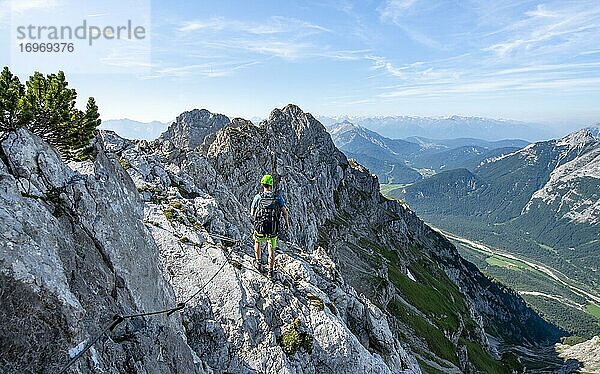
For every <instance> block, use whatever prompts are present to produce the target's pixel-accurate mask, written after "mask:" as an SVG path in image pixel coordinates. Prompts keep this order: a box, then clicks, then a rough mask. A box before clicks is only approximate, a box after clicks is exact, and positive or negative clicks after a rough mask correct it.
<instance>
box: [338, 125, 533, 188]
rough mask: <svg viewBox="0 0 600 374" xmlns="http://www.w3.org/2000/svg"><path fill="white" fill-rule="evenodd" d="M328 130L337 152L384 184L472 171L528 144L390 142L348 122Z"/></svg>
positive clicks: (465, 140)
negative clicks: (359, 164) (462, 169)
mask: <svg viewBox="0 0 600 374" xmlns="http://www.w3.org/2000/svg"><path fill="white" fill-rule="evenodd" d="M328 130H329V132H330V133H331V137H332V139H333V141H334V143H335V145H336V146H337V147H338V148H339V149H340V150H342V151H343V152H344V153H345V154H346V155H347V156H348V157H351V158H355V159H357V160H358V161H359V162H360V163H361V164H363V165H365V166H367V167H368V168H369V170H371V171H372V172H373V173H375V174H376V175H377V176H378V177H379V180H380V181H381V182H382V183H386V184H408V183H414V182H416V181H418V180H421V179H424V178H425V177H428V176H430V175H431V174H433V173H436V172H440V171H444V170H451V169H456V168H467V169H469V170H474V169H475V168H477V167H478V166H479V165H480V164H482V163H484V162H485V161H486V160H490V159H494V158H497V157H500V156H503V155H506V154H509V153H511V152H514V151H517V150H519V149H521V148H523V147H525V146H526V145H527V144H529V143H528V142H526V141H523V140H518V139H514V140H499V141H487V140H482V139H474V138H458V139H441V140H433V139H428V138H424V137H418V136H411V137H408V138H406V139H404V140H402V139H390V138H386V137H384V136H382V135H380V134H378V133H376V132H374V131H371V130H368V129H367V128H365V127H362V126H359V125H356V124H353V123H351V122H348V121H344V122H340V123H336V124H334V125H332V126H330V127H329V128H328Z"/></svg>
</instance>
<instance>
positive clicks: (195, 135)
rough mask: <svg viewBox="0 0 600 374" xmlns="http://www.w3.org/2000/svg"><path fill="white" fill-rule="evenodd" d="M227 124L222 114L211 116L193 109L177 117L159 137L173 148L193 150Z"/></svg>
mask: <svg viewBox="0 0 600 374" xmlns="http://www.w3.org/2000/svg"><path fill="white" fill-rule="evenodd" d="M228 123H229V118H227V117H226V116H224V115H222V114H213V113H211V112H209V111H208V110H206V109H202V110H198V109H194V110H191V111H189V112H184V113H182V114H180V115H179V116H177V119H175V122H173V124H172V125H171V126H170V127H169V128H168V129H167V131H166V132H165V133H164V134H162V135H161V136H160V138H159V139H162V140H165V139H168V140H169V141H170V142H171V143H172V144H173V145H174V146H175V147H178V148H181V149H194V148H196V147H197V146H199V145H201V144H202V143H203V142H204V138H205V137H207V136H208V135H211V134H214V133H215V132H217V130H219V129H220V128H222V127H223V126H225V125H226V124H228Z"/></svg>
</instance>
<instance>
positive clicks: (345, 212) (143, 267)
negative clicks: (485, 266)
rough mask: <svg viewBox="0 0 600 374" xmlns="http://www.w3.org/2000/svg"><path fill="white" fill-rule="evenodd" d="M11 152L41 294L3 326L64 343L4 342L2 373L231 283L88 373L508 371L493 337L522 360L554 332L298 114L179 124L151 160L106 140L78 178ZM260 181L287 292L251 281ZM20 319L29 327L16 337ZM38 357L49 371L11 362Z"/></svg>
mask: <svg viewBox="0 0 600 374" xmlns="http://www.w3.org/2000/svg"><path fill="white" fill-rule="evenodd" d="M2 150H3V152H2V160H3V162H2V163H0V173H1V176H2V177H1V178H0V181H1V183H2V190H0V197H1V198H2V199H3V204H2V209H0V215H2V219H3V222H8V223H9V228H10V230H6V233H3V234H2V241H1V245H2V247H1V250H2V251H1V252H0V253H1V254H2V261H0V264H1V266H2V267H1V274H2V276H3V277H4V278H6V282H4V281H3V283H2V284H3V285H5V284H7V285H8V284H10V285H11V286H12V288H14V289H19V290H23V292H28V293H29V294H30V295H32V296H31V298H28V299H27V301H26V302H24V301H23V300H18V299H17V298H16V295H15V297H13V298H3V300H2V304H3V305H2V308H1V310H10V309H14V308H18V307H21V308H22V309H23V310H35V311H36V313H34V314H33V316H34V317H33V319H34V320H45V321H57V322H53V323H51V324H47V325H41V326H40V325H37V326H35V328H37V329H38V330H41V331H44V332H45V335H43V336H44V340H47V336H48V335H47V334H54V335H53V336H54V337H55V338H54V339H52V342H51V343H48V342H47V341H42V339H40V341H38V342H35V341H34V342H28V341H26V340H25V339H24V338H23V337H21V338H20V337H19V334H17V333H16V332H15V331H11V330H10V326H11V325H10V324H4V323H3V324H1V325H0V328H1V329H2V332H3V333H4V334H2V336H7V337H8V338H5V339H6V340H4V341H3V342H2V345H3V346H4V345H5V344H6V345H10V346H11V347H12V349H11V350H8V351H4V350H3V353H2V355H1V356H0V365H2V366H0V367H2V368H3V369H6V370H11V368H13V369H14V368H32V369H31V370H33V371H36V370H39V368H41V367H44V368H49V369H48V370H51V368H53V367H54V368H56V367H58V365H60V363H64V360H65V359H66V354H67V349H68V348H74V347H76V346H77V345H79V344H80V343H81V342H82V341H85V339H86V338H87V337H88V336H90V335H92V334H93V333H94V332H96V331H97V329H98V327H97V321H103V320H106V318H107V316H111V315H112V314H114V313H124V312H135V311H148V310H153V309H159V308H164V307H166V306H172V305H176V301H177V300H178V301H181V300H184V299H186V298H187V297H188V296H191V295H193V294H194V293H195V292H196V291H197V290H198V287H199V286H200V285H202V284H204V282H206V281H208V280H209V279H210V278H212V277H213V275H214V274H215V273H216V272H217V271H218V270H219V269H220V268H221V267H222V270H221V271H220V273H218V274H217V275H216V276H215V278H214V280H213V281H212V282H211V283H210V284H209V286H207V288H206V289H205V290H204V291H203V292H201V293H200V294H199V295H198V297H197V298H194V299H192V300H191V301H190V303H188V305H187V308H186V309H184V310H183V311H182V313H181V316H179V315H178V314H177V313H175V314H172V315H170V316H168V317H156V318H139V319H133V320H131V321H127V323H125V324H124V325H122V326H121V327H119V329H118V330H117V331H115V332H113V333H111V334H109V335H110V339H103V340H101V342H100V343H98V344H97V345H96V346H95V348H94V350H93V351H90V352H91V354H88V355H86V356H84V358H83V359H82V360H80V361H79V362H78V363H77V364H76V366H75V368H76V369H75V370H76V371H78V372H79V371H81V372H85V371H87V370H98V371H100V370H104V371H127V370H134V371H145V372H157V373H158V372H186V373H187V372H199V373H202V372H215V373H221V372H234V373H251V372H266V373H275V372H278V373H279V372H287V373H317V372H318V373H336V372H343V371H346V372H351V373H354V372H356V373H359V372H360V373H362V372H374V373H400V372H406V373H420V372H421V368H422V367H429V368H431V367H433V368H437V369H438V370H444V371H446V372H475V371H476V370H481V365H495V366H494V367H496V366H497V367H498V368H501V369H502V370H504V371H506V372H509V371H510V368H509V367H507V366H506V365H502V364H500V363H499V362H497V361H494V360H493V357H494V356H495V357H500V355H501V354H502V350H496V349H494V346H492V345H491V344H490V343H489V341H488V334H492V335H494V336H496V338H495V339H499V340H500V341H505V342H511V343H516V344H525V343H531V344H539V343H543V342H545V341H546V340H548V339H550V338H552V337H553V336H554V335H555V334H556V331H555V330H554V329H553V328H552V327H551V326H548V325H546V324H545V323H544V322H543V321H542V320H541V319H540V318H539V317H537V316H536V315H535V314H534V313H533V312H532V311H531V310H529V309H527V308H526V307H525V305H524V303H523V301H522V300H521V299H520V298H519V297H518V296H516V295H514V294H512V293H510V292H507V291H506V290H505V289H503V288H501V287H499V286H498V285H497V284H494V283H492V282H490V281H489V280H488V279H487V278H485V277H483V276H482V275H481V273H479V272H478V271H477V270H476V269H475V268H474V266H472V265H471V264H469V263H467V262H465V261H464V260H462V259H461V258H460V257H459V256H458V254H457V252H456V249H455V248H454V247H453V246H452V245H451V244H450V243H449V242H447V241H446V240H445V239H444V238H443V237H441V236H439V235H438V234H436V233H435V232H433V231H432V230H431V229H429V228H428V227H427V226H426V225H425V224H423V222H422V221H420V220H419V219H418V218H417V217H416V216H415V215H414V213H412V212H411V211H410V210H409V209H408V207H406V206H404V205H402V204H399V203H398V202H396V201H392V200H387V199H385V198H383V197H382V196H381V195H380V194H379V186H378V182H377V179H376V178H374V177H373V176H372V175H371V174H370V173H369V172H368V170H366V169H364V168H363V167H362V166H360V165H359V164H356V163H355V162H353V161H351V160H350V161H348V160H347V159H346V157H345V156H344V155H343V154H342V153H341V152H340V151H338V150H337V149H336V148H335V146H334V145H333V142H332V141H331V138H330V137H329V135H328V134H327V132H326V131H325V129H324V128H323V126H322V125H321V124H320V123H319V122H318V121H316V120H315V119H314V118H313V117H312V116H311V115H310V114H307V113H304V112H302V111H301V110H300V108H298V107H296V106H293V105H289V106H287V107H285V108H283V109H275V110H274V111H273V112H272V113H271V115H270V116H269V118H268V119H267V120H265V121H263V122H261V123H260V124H259V125H258V126H256V125H254V124H252V123H251V122H249V121H245V120H242V119H234V120H232V121H229V119H228V118H227V117H225V116H221V115H214V114H211V113H210V112H208V111H205V110H202V111H196V110H195V111H192V112H186V113H184V114H182V115H181V116H180V117H178V119H177V121H176V122H175V123H174V124H173V125H172V126H171V128H170V129H169V130H168V131H167V132H166V133H165V134H163V135H162V136H161V138H160V139H159V140H157V141H155V142H147V141H137V142H131V141H128V140H125V139H122V138H119V137H118V136H116V135H115V134H114V133H111V132H103V133H102V134H101V136H100V137H99V139H98V141H97V144H96V159H95V161H94V162H93V163H92V162H86V163H71V164H69V165H68V166H67V165H65V164H64V163H62V162H61V161H60V160H59V158H58V156H57V155H56V153H55V152H54V151H53V150H52V149H50V148H49V147H48V146H47V145H45V143H43V142H42V141H41V140H40V139H38V138H37V137H35V136H32V135H31V134H29V133H27V132H25V131H20V132H18V133H16V134H10V135H9V138H8V139H6V140H4V141H3V142H2ZM266 172H271V173H273V174H274V175H275V176H276V180H277V186H278V188H279V189H280V190H281V191H282V192H284V193H285V195H284V197H285V198H286V201H287V204H288V209H289V210H290V214H291V218H292V228H291V230H290V232H289V233H287V240H285V241H283V242H282V243H281V249H282V251H281V253H280V254H279V255H278V257H277V264H276V267H277V269H278V271H277V275H276V279H275V280H274V281H271V280H269V279H267V278H265V277H264V276H263V275H261V274H258V273H257V272H255V271H253V270H252V268H251V266H250V263H251V259H252V248H251V242H250V241H249V240H247V235H248V233H249V232H250V228H251V221H250V219H249V217H248V213H247V211H248V205H249V202H250V200H251V198H252V196H253V195H254V193H256V180H257V178H258V177H259V176H260V175H261V174H263V173H266ZM30 217H39V218H38V219H37V220H33V221H32V220H31V218H30ZM33 227H35V228H36V230H32V228H33ZM38 228H39V229H38ZM223 236H225V237H227V238H233V239H236V240H239V242H237V241H231V240H229V239H226V238H224V237H223ZM40 256H41V257H40ZM39 264H44V266H38V265H39ZM46 264H47V265H46ZM82 269H83V270H82ZM52 295H54V296H52ZM425 296H426V297H425ZM19 302H20V303H21V304H23V305H19ZM50 304H52V305H50ZM3 321H4V320H3ZM23 321H24V317H23V316H22V315H20V314H17V315H16V317H14V321H13V322H14V323H13V325H14V324H22V323H23ZM517 321H518V322H517ZM32 328H34V325H32ZM429 335H431V336H429ZM40 336H42V335H40ZM431 338H433V339H434V340H431ZM34 343H37V344H38V345H39V346H40V347H44V351H45V352H47V355H35V354H33V352H34V351H32V354H31V355H30V356H28V357H22V359H19V358H17V357H18V354H19V352H20V351H23V350H27V349H29V348H30V346H32V345H35V344H34ZM486 350H488V351H490V352H491V354H492V355H490V354H489V353H486ZM9 365H12V366H9Z"/></svg>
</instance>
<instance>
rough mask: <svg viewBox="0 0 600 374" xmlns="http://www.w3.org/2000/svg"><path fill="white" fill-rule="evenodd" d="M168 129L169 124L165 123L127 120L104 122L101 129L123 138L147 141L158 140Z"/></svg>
mask: <svg viewBox="0 0 600 374" xmlns="http://www.w3.org/2000/svg"><path fill="white" fill-rule="evenodd" d="M168 127H169V124H168V123H165V122H159V121H152V122H139V121H134V120H131V119H127V118H124V119H111V120H107V121H103V122H102V124H101V125H100V129H102V130H112V131H114V132H116V133H117V134H119V136H122V137H123V138H126V139H145V140H154V139H156V138H158V137H159V136H160V134H162V133H163V132H164V131H165V130H167V128H168Z"/></svg>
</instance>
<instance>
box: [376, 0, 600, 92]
mask: <svg viewBox="0 0 600 374" xmlns="http://www.w3.org/2000/svg"><path fill="white" fill-rule="evenodd" d="M417 6H419V4H418V2H417V1H409V0H406V1H397V2H396V1H388V2H386V6H385V7H383V8H381V9H380V10H379V12H380V17H381V18H382V20H388V21H393V22H394V24H396V25H397V26H399V27H401V28H402V26H403V22H404V21H405V19H406V17H407V16H409V15H411V14H412V12H414V11H415V9H414V8H415V7H417ZM483 6H484V7H487V5H483ZM495 6H496V8H495V9H496V10H498V9H502V10H503V11H505V12H507V13H511V12H512V18H510V21H506V22H505V23H504V24H503V25H498V24H497V23H496V22H495V21H494V20H491V19H489V18H487V17H489V14H488V12H487V10H485V9H487V8H485V9H484V10H483V11H481V12H480V13H479V14H480V17H481V19H476V20H475V21H474V22H473V23H474V24H475V26H474V28H473V31H469V32H466V33H465V34H464V35H462V38H463V39H464V40H465V41H469V42H470V43H471V44H472V45H464V46H458V47H457V48H456V50H457V51H459V52H462V53H461V54H457V55H456V56H450V57H449V58H447V59H438V60H429V61H428V60H423V61H418V62H406V61H404V62H399V61H398V58H396V59H394V58H389V57H384V56H385V54H381V55H377V56H367V57H366V59H367V60H369V62H370V70H377V71H379V72H382V73H385V74H386V75H387V76H388V77H389V79H381V81H382V82H385V84H381V85H380V86H379V90H380V93H379V94H378V97H380V98H383V99H393V98H399V97H415V98H418V97H442V96H448V95H458V94H482V93H490V94H498V93H503V92H505V93H508V92H523V91H531V92H543V91H545V90H555V91H556V90H560V92H592V91H593V92H598V91H600V87H598V82H599V81H600V62H597V61H593V60H590V59H591V58H593V56H594V55H596V54H597V53H600V52H598V51H599V50H598V42H597V41H598V40H600V3H597V2H596V1H578V2H554V3H550V4H544V5H537V4H535V5H531V6H530V5H527V4H523V3H514V2H511V3H510V4H509V3H508V2H503V1H499V2H498V3H497V4H495ZM488 10H489V9H488ZM476 13H477V12H476ZM500 13H502V12H500ZM503 19H504V18H503ZM484 31H485V32H484ZM415 39H417V38H415V37H413V40H415ZM421 44H425V45H427V44H429V43H427V42H426V41H422V43H421ZM465 44H466V43H465ZM461 47H462V48H461ZM400 61H402V59H400ZM392 78H393V79H392ZM390 82H395V83H392V84H391V83H390Z"/></svg>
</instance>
